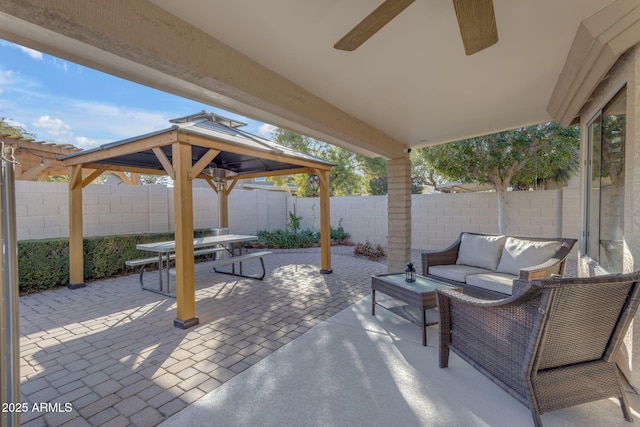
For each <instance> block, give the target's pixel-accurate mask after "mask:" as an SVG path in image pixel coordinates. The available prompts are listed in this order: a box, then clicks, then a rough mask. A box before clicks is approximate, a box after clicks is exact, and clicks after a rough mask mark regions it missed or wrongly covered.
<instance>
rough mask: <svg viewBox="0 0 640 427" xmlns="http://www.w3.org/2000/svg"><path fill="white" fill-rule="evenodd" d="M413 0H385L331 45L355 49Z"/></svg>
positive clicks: (338, 47)
mask: <svg viewBox="0 0 640 427" xmlns="http://www.w3.org/2000/svg"><path fill="white" fill-rule="evenodd" d="M414 1H415V0H385V2H384V3H382V4H381V5H380V6H378V8H377V9H376V10H374V11H373V12H371V13H370V14H369V15H368V16H367V17H366V18H364V19H363V20H362V22H360V23H359V24H358V25H356V26H355V27H354V28H353V29H352V30H351V31H349V32H348V33H347V35H345V36H344V37H343V38H341V39H340V40H339V41H338V42H337V43H336V44H334V45H333V47H334V48H336V49H340V50H347V51H352V50H356V49H357V48H358V47H359V46H360V45H361V44H362V43H364V42H366V41H367V40H368V39H369V38H370V37H371V36H373V35H374V34H375V33H376V32H378V30H380V29H381V28H382V27H384V26H385V25H387V23H388V22H389V21H391V20H392V19H393V18H395V17H396V16H398V14H400V12H402V11H403V10H405V9H406V8H407V7H408V6H409V5H410V4H411V3H413V2H414Z"/></svg>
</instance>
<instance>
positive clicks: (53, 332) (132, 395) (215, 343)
mask: <svg viewBox="0 0 640 427" xmlns="http://www.w3.org/2000/svg"><path fill="white" fill-rule="evenodd" d="M319 260H320V258H319V254H318V253H310V252H304V251H302V252H301V251H294V252H291V253H276V254H274V255H271V256H270V257H267V258H265V265H266V267H267V272H268V273H267V276H266V277H265V279H264V280H263V281H257V280H253V279H243V278H236V277H233V276H228V275H223V274H215V273H212V272H205V271H203V272H198V273H196V286H197V293H196V297H197V314H198V317H199V318H200V324H199V325H197V326H195V327H193V328H191V329H188V330H184V331H183V330H180V329H177V328H175V327H173V320H174V318H175V308H176V305H175V300H174V299H171V298H166V297H164V296H162V295H159V294H155V293H152V292H148V291H142V290H141V289H140V286H139V283H138V276H137V274H133V275H130V276H125V277H118V278H113V279H108V280H101V281H97V282H93V283H90V284H89V285H88V286H87V287H86V288H83V289H78V290H75V291H71V290H68V289H57V290H51V291H47V292H43V293H40V294H34V295H27V296H23V297H21V298H20V321H21V324H20V332H21V342H20V343H21V361H22V366H21V380H22V381H21V392H22V395H23V402H24V403H27V404H28V407H29V409H30V411H29V412H27V413H24V414H22V417H21V421H22V425H24V426H59V425H64V426H86V425H95V426H98V425H100V426H103V425H109V426H120V425H121V426H127V425H136V426H154V425H157V424H158V423H160V422H162V421H163V420H165V419H166V418H167V417H170V416H171V415H173V414H175V413H176V412H178V411H180V410H181V409H183V408H184V407H186V406H187V405H189V404H190V403H192V402H194V401H196V400H197V399H199V398H200V397H202V396H203V395H204V394H206V393H207V392H209V391H211V390H213V389H215V388H217V387H219V386H220V385H221V384H223V383H224V382H225V381H228V380H229V379H231V378H233V376H235V375H236V374H237V373H239V372H242V371H243V370H245V369H247V368H248V367H249V366H251V365H253V364H255V363H256V362H258V361H259V360H261V359H262V358H264V357H265V356H267V355H268V354H270V353H272V352H273V351H276V350H277V349H278V348H280V347H282V346H283V345H286V344H287V343H288V342H290V341H292V340H294V339H295V338H296V337H298V336H300V335H301V334H304V333H305V332H306V331H307V330H309V329H310V328H312V327H313V326H315V325H317V324H318V323H319V322H322V321H323V320H325V319H327V318H329V317H330V316H332V315H334V314H336V313H337V312H339V311H340V310H342V309H344V308H346V307H348V306H349V305H351V304H353V303H355V302H356V301H358V300H360V299H361V298H363V297H364V296H366V295H368V294H369V293H370V276H371V275H372V274H379V273H383V272H385V271H386V266H385V265H384V264H380V263H376V262H372V261H367V260H366V259H359V258H354V257H350V256H339V255H334V256H333V257H332V264H333V269H334V274H331V275H321V274H320V273H319V267H318V265H319ZM145 277H150V278H152V277H153V276H152V273H149V275H145ZM145 280H146V279H145ZM41 403H47V404H49V405H48V410H44V411H42V412H38V411H32V410H31V409H33V405H34V404H37V405H39V404H41ZM55 404H58V405H57V406H56V405H55ZM65 404H71V405H67V406H65ZM52 409H53V410H52Z"/></svg>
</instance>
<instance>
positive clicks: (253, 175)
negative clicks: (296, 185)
mask: <svg viewBox="0 0 640 427" xmlns="http://www.w3.org/2000/svg"><path fill="white" fill-rule="evenodd" d="M300 173H306V174H309V175H311V174H313V173H314V172H313V171H312V169H311V168H296V169H286V170H281V171H270V172H252V173H241V174H239V175H235V176H237V177H238V178H239V179H252V178H262V177H268V176H283V175H297V174H300Z"/></svg>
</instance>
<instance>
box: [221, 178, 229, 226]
mask: <svg viewBox="0 0 640 427" xmlns="http://www.w3.org/2000/svg"><path fill="white" fill-rule="evenodd" d="M225 185H226V183H225V182H223V183H221V184H220V188H219V189H218V190H219V191H218V195H219V199H220V227H222V228H225V227H229V191H227V189H226V188H225Z"/></svg>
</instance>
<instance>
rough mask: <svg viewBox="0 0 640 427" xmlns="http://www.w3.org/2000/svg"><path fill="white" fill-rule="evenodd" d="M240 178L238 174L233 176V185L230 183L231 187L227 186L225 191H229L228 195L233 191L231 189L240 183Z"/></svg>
mask: <svg viewBox="0 0 640 427" xmlns="http://www.w3.org/2000/svg"><path fill="white" fill-rule="evenodd" d="M238 178H239V176H238V175H236V176H234V177H233V178H231V185H229V188H227V189H226V190H225V193H227V195H229V193H231V190H233V187H235V186H236V184H237V183H238Z"/></svg>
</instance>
